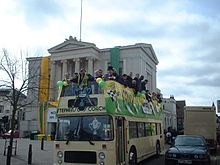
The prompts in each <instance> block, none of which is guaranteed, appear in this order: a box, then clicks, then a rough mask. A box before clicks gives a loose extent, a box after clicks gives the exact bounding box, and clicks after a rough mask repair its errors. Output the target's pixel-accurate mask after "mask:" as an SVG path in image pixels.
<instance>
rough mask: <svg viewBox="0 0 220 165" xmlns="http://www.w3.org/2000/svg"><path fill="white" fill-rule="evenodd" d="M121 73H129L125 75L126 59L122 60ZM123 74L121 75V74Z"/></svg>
mask: <svg viewBox="0 0 220 165" xmlns="http://www.w3.org/2000/svg"><path fill="white" fill-rule="evenodd" d="M122 72H123V73H124V74H129V73H127V68H126V59H124V60H123V67H122ZM123 73H122V74H123Z"/></svg>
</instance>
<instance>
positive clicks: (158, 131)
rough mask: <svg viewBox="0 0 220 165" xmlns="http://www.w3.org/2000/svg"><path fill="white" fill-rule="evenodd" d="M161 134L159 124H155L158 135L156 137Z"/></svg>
mask: <svg viewBox="0 0 220 165" xmlns="http://www.w3.org/2000/svg"><path fill="white" fill-rule="evenodd" d="M161 133H162V131H161V124H160V123H158V124H157V134H158V135H161Z"/></svg>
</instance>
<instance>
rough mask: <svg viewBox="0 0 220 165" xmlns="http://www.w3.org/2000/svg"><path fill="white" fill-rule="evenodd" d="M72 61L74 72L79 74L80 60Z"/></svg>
mask: <svg viewBox="0 0 220 165" xmlns="http://www.w3.org/2000/svg"><path fill="white" fill-rule="evenodd" d="M73 61H75V72H76V73H79V71H80V68H79V67H80V65H79V64H80V63H79V62H80V59H79V58H75V59H73Z"/></svg>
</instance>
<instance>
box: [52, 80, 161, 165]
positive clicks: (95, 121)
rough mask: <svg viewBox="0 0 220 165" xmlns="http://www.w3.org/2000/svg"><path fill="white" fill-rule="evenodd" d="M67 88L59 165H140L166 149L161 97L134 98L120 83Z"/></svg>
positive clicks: (57, 141) (62, 106)
mask: <svg viewBox="0 0 220 165" xmlns="http://www.w3.org/2000/svg"><path fill="white" fill-rule="evenodd" d="M102 83H104V84H102V85H101V86H102V90H103V91H101V92H100V93H99V94H94V93H92V90H91V88H89V87H83V88H82V87H78V86H77V85H76V84H74V83H73V84H69V85H66V86H64V87H63V89H62V92H61V95H60V97H59V102H58V107H57V117H58V124H57V134H56V139H55V147H54V165H69V164H74V165H85V164H88V165H94V164H97V165H123V164H126V165H127V164H129V165H135V164H137V162H140V161H142V160H144V159H146V158H148V157H150V156H152V155H155V154H157V155H159V154H160V150H161V148H162V147H163V143H164V142H163V131H162V130H163V129H162V107H161V105H160V103H159V102H160V101H159V100H158V98H157V96H156V95H153V96H152V97H149V98H148V99H146V96H145V94H141V93H138V94H137V95H134V93H133V91H132V89H131V88H128V87H127V88H125V87H124V86H123V85H121V84H120V83H118V82H116V81H112V80H109V81H105V82H102Z"/></svg>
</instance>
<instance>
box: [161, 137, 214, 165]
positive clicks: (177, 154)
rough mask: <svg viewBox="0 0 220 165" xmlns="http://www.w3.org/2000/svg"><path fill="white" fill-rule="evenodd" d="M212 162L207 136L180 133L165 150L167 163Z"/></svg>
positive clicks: (205, 163)
mask: <svg viewBox="0 0 220 165" xmlns="http://www.w3.org/2000/svg"><path fill="white" fill-rule="evenodd" d="M172 164H175V165H176V164H196V165H200V164H204V165H209V164H210V152H209V148H208V146H207V144H206V141H205V138H204V137H203V136H199V135H178V136H177V137H176V139H175V141H174V143H173V144H172V145H171V147H170V148H168V150H167V151H166V152H165V165H172Z"/></svg>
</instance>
